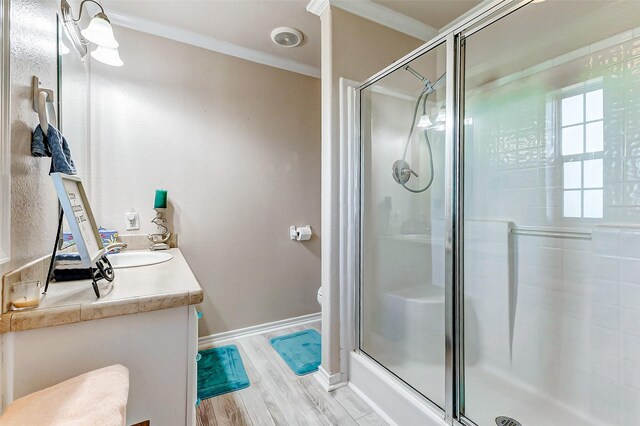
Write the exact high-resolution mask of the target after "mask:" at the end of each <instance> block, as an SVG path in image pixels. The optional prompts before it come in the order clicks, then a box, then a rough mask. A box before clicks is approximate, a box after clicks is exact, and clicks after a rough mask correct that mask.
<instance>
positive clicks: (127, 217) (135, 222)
mask: <svg viewBox="0 0 640 426" xmlns="http://www.w3.org/2000/svg"><path fill="white" fill-rule="evenodd" d="M124 221H125V227H126V229H127V231H135V230H137V229H140V216H139V215H138V212H127V213H125V214H124Z"/></svg>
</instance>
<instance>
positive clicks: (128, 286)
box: [0, 248, 203, 333]
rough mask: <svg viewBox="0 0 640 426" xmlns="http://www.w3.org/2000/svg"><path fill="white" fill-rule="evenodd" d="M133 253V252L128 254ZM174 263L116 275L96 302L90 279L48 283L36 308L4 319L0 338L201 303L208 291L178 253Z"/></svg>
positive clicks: (102, 283)
mask: <svg viewBox="0 0 640 426" xmlns="http://www.w3.org/2000/svg"><path fill="white" fill-rule="evenodd" d="M127 251H131V250H127ZM168 252H169V253H171V254H172V255H173V259H171V260H169V261H167V262H164V263H159V264H155V265H149V266H140V267H134V268H121V269H116V270H115V279H114V280H113V282H111V283H109V282H107V281H105V280H101V281H99V282H98V287H99V288H100V294H101V296H102V297H100V299H97V298H96V296H95V294H94V292H93V287H92V286H91V280H81V281H66V282H60V283H51V284H49V290H48V291H47V294H43V295H42V297H41V299H40V306H38V307H37V308H35V309H31V310H25V311H19V312H12V311H9V312H7V313H5V314H2V316H1V317H0V333H6V332H9V331H23V330H30V329H34V328H43V327H51V326H56V325H63V324H71V323H75V322H81V321H91V320H96V319H100V318H109V317H115V316H120V315H129V314H137V313H142V312H149V311H156V310H160V309H168V308H175V307H179V306H187V305H195V304H198V303H200V302H202V299H203V292H202V288H201V287H200V284H198V281H197V280H196V277H195V276H194V275H193V272H192V271H191V268H189V265H188V264H187V262H186V260H185V259H184V257H183V256H182V253H181V252H180V250H179V249H177V248H175V249H169V250H168Z"/></svg>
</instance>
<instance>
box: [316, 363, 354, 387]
mask: <svg viewBox="0 0 640 426" xmlns="http://www.w3.org/2000/svg"><path fill="white" fill-rule="evenodd" d="M313 376H314V377H315V378H316V380H317V381H318V382H320V385H321V386H322V388H323V389H324V390H325V391H327V392H331V391H332V390H336V389H338V388H341V387H343V386H347V385H348V384H349V382H347V381H346V380H344V378H343V377H342V374H341V373H337V374H329V373H328V372H327V370H325V369H324V368H322V366H320V367H318V372H317V373H314V374H313Z"/></svg>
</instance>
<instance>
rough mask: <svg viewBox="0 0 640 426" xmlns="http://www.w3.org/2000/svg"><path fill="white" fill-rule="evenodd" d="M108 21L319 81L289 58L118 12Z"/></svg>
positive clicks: (315, 71)
mask: <svg viewBox="0 0 640 426" xmlns="http://www.w3.org/2000/svg"><path fill="white" fill-rule="evenodd" d="M109 19H110V20H111V23H112V24H114V25H118V26H121V27H124V28H129V29H132V30H136V31H140V32H143V33H147V34H152V35H155V36H158V37H162V38H166V39H170V40H174V41H178V42H181V43H185V44H189V45H192V46H196V47H200V48H202V49H207V50H211V51H213V52H218V53H222V54H225V55H229V56H234V57H236V58H240V59H245V60H247V61H251V62H257V63H259V64H263V65H268V66H271V67H275V68H280V69H283V70H287V71H291V72H295V73H298V74H304V75H308V76H309V77H315V78H320V68H319V67H314V66H312V65H308V64H303V63H301V62H297V61H294V60H292V59H288V58H283V57H281V56H277V55H272V54H270V53H266V52H261V51H259V50H255V49H250V48H248V47H243V46H240V45H237V44H234V43H230V42H228V41H224V40H220V39H218V38H215V37H211V36H207V35H204V34H200V33H196V32H193V31H189V30H185V29H182V28H178V27H174V26H171V25H166V24H160V23H158V22H154V21H150V20H147V19H144V18H138V17H135V16H131V15H127V14H123V13H118V12H109Z"/></svg>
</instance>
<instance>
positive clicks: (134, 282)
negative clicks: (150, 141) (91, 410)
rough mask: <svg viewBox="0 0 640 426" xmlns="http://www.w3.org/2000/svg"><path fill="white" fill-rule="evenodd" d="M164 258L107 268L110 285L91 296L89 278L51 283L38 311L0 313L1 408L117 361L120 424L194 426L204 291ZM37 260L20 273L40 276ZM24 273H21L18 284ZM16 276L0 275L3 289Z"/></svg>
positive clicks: (178, 257) (177, 256)
mask: <svg viewBox="0 0 640 426" xmlns="http://www.w3.org/2000/svg"><path fill="white" fill-rule="evenodd" d="M125 253H126V252H125ZM129 253H136V252H131V251H129ZM140 253H141V254H142V253H144V252H140ZM146 253H148V252H146ZM167 253H169V254H171V255H173V258H172V259H170V260H168V261H164V262H162V263H158V264H154V265H148V266H141V267H131V268H118V269H116V277H115V280H114V281H113V283H107V282H104V281H102V282H100V284H99V286H100V292H101V294H102V297H101V298H100V299H96V297H95V295H94V292H93V289H92V287H91V282H90V281H89V280H85V281H70V282H61V283H52V284H51V285H50V287H49V291H48V294H46V295H43V296H42V299H41V302H40V306H39V307H38V308H36V309H34V310H30V311H22V312H13V313H12V312H7V313H5V314H3V315H2V317H1V320H0V331H1V332H3V334H2V339H3V345H2V358H3V363H2V368H3V371H2V381H3V386H4V389H3V396H4V398H3V405H4V406H6V405H8V404H9V403H10V402H11V401H13V400H15V399H17V398H20V397H22V396H24V395H27V394H29V393H31V392H34V391H37V390H40V389H43V388H45V387H48V386H52V385H54V384H56V383H59V382H62V381H64V380H66V379H68V378H71V377H74V376H76V375H79V374H82V373H85V372H87V371H91V370H94V369H97V368H100V367H104V366H108V365H112V364H122V365H124V366H126V367H127V368H128V369H129V372H130V390H129V404H128V406H127V424H133V423H137V422H140V421H143V420H151V424H152V425H153V426H162V425H167V426H176V425H193V424H195V402H196V393H197V392H196V386H197V383H196V374H197V372H196V360H195V359H196V355H197V340H198V325H197V323H198V319H197V313H196V310H195V307H194V306H193V305H195V304H197V303H200V302H201V301H202V298H203V294H202V289H201V288H200V285H199V284H198V282H197V280H196V278H195V277H194V275H193V273H192V271H191V269H190V268H189V266H188V264H187V262H186V261H185V259H184V257H183V256H182V254H181V253H180V251H179V250H178V249H171V250H168V251H167ZM131 257H135V255H134V256H131ZM142 257H144V256H142ZM39 262H41V265H39V266H38V265H37V263H34V264H32V265H30V266H29V267H31V268H33V267H35V268H36V270H38V268H42V269H44V270H45V271H46V269H45V265H46V259H43V260H40V261H39ZM30 273H33V272H28V269H27V270H25V271H22V274H23V277H22V278H23V279H24V275H25V274H30ZM14 275H15V274H14ZM19 279H20V272H18V274H17V276H12V275H11V274H9V275H8V276H6V277H5V282H4V285H5V287H6V286H8V285H10V284H11V281H14V280H19ZM95 403H96V404H100V401H95Z"/></svg>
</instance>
